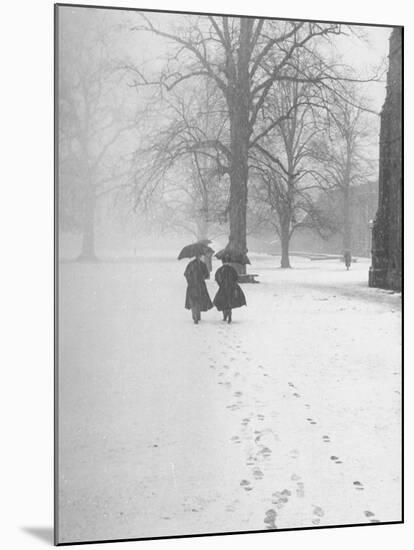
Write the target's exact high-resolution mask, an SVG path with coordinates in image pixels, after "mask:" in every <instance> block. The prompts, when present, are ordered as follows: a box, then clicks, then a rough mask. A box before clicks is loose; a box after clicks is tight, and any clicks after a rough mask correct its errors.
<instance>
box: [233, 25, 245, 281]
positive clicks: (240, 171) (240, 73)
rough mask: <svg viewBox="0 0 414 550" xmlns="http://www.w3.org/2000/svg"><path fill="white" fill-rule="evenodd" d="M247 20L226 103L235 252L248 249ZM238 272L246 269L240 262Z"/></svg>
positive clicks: (241, 32) (242, 30) (243, 28)
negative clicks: (228, 116) (228, 117)
mask: <svg viewBox="0 0 414 550" xmlns="http://www.w3.org/2000/svg"><path fill="white" fill-rule="evenodd" d="M248 33H249V29H248V22H246V21H244V20H242V21H241V31H240V47H239V51H238V58H237V73H236V75H235V81H234V83H233V85H232V86H231V93H230V94H229V98H228V104H229V113H230V140H231V145H230V150H231V162H230V204H229V218H230V234H229V246H230V247H231V248H232V249H234V250H235V251H236V252H237V253H240V254H246V253H247V236H246V233H247V182H248V177H249V164H248V151H249V140H250V124H249V114H250V104H249V98H250V76H249V58H250V51H249V42H248V40H249V36H248ZM238 272H239V273H241V274H244V273H246V266H245V265H240V266H239V267H238Z"/></svg>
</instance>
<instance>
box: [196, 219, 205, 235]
mask: <svg viewBox="0 0 414 550" xmlns="http://www.w3.org/2000/svg"><path fill="white" fill-rule="evenodd" d="M196 223H197V239H198V240H199V241H202V240H204V239H208V221H207V220H206V219H205V218H204V217H200V218H198V219H197V222H196Z"/></svg>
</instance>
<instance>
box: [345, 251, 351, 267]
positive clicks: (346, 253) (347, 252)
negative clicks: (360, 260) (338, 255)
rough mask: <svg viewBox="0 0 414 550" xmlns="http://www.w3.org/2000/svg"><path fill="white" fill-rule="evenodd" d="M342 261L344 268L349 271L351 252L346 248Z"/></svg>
mask: <svg viewBox="0 0 414 550" xmlns="http://www.w3.org/2000/svg"><path fill="white" fill-rule="evenodd" d="M344 262H345V266H346V270H347V271H349V268H350V267H351V253H350V252H349V250H347V251H346V252H345V254H344Z"/></svg>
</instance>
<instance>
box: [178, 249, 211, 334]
mask: <svg viewBox="0 0 414 550" xmlns="http://www.w3.org/2000/svg"><path fill="white" fill-rule="evenodd" d="M184 277H185V278H186V279H187V285H188V286H187V293H186V296H185V308H186V309H191V313H192V316H193V321H194V323H195V324H198V322H199V321H200V320H201V311H208V310H209V309H211V308H212V307H213V304H212V302H211V300H210V296H209V294H208V290H207V286H206V283H205V280H206V279H208V278H209V277H210V274H209V272H208V269H207V266H206V264H205V263H204V262H203V261H201V259H200V257H199V256H196V258H195V259H194V260H192V261H191V262H190V263H189V264H188V265H187V267H186V269H185V271H184Z"/></svg>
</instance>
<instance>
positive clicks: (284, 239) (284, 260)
mask: <svg viewBox="0 0 414 550" xmlns="http://www.w3.org/2000/svg"><path fill="white" fill-rule="evenodd" d="M289 241H290V231H289V226H288V225H282V228H281V234H280V245H281V248H282V256H281V259H280V267H281V268H282V269H289V268H290V267H291V265H290V260H289Z"/></svg>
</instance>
